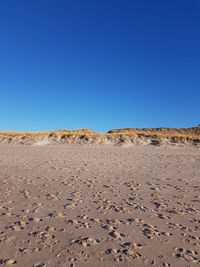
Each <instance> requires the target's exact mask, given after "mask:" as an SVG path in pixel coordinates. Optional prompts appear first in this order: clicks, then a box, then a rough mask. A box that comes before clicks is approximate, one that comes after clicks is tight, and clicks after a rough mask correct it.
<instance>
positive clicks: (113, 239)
mask: <svg viewBox="0 0 200 267" xmlns="http://www.w3.org/2000/svg"><path fill="white" fill-rule="evenodd" d="M199 177H200V155H199V151H198V149H195V148H189V147H187V148H181V147H180V148H170V149H167V148H166V149H164V148H152V147H127V148H123V147H122V148H121V147H113V146H92V147H88V146H84V147H83V146H79V145H68V146H66V145H54V146H52V145H49V146H35V147H30V146H20V145H0V184H1V187H0V265H2V266H7V265H9V266H19V267H23V266H24V267H25V266H26V267H27V266H35V267H36V266H37V267H38V266H49V267H55V266H63V267H64V266H81V267H82V266H83V267H84V266H87V267H89V266H91V267H92V266H104V267H105V266H110V267H111V266H120V267H121V266H137V267H140V266H141V267H142V266H173V267H174V266H179V267H181V266H185V267H186V266H199V265H200V179H199Z"/></svg>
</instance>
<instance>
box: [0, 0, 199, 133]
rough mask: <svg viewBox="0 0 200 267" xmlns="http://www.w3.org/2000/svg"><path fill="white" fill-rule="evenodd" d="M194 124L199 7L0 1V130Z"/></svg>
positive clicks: (176, 1)
mask: <svg viewBox="0 0 200 267" xmlns="http://www.w3.org/2000/svg"><path fill="white" fill-rule="evenodd" d="M196 124H200V1H199V0H187V1H186V0H162V1H161V0H151V1H149V0H137V1H136V0H28V1H27V0H1V1H0V129H7V130H18V129H21V130H48V129H60V128H61V129H63V128H69V129H76V128H93V129H94V130H99V131H106V130H108V129H112V128H121V127H161V126H166V127H189V126H193V125H196Z"/></svg>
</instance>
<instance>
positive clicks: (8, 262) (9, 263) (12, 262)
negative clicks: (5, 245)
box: [6, 259, 17, 265]
mask: <svg viewBox="0 0 200 267" xmlns="http://www.w3.org/2000/svg"><path fill="white" fill-rule="evenodd" d="M15 263H17V262H16V260H14V259H9V260H7V261H6V264H7V265H12V264H15Z"/></svg>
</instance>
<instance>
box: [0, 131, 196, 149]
mask: <svg viewBox="0 0 200 267" xmlns="http://www.w3.org/2000/svg"><path fill="white" fill-rule="evenodd" d="M0 143H4V144H7V143H16V144H25V145H48V144H87V145H92V144H95V145H101V144H113V145H117V146H126V147H128V146H132V145H140V146H143V145H153V146H168V145H170V146H174V145H192V146H200V126H198V127H192V128H182V129H173V128H145V129H137V128H127V129H116V130H110V131H108V132H107V133H97V132H95V131H93V130H90V129H81V130H56V131H50V132H5V131H3V132H0Z"/></svg>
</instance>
